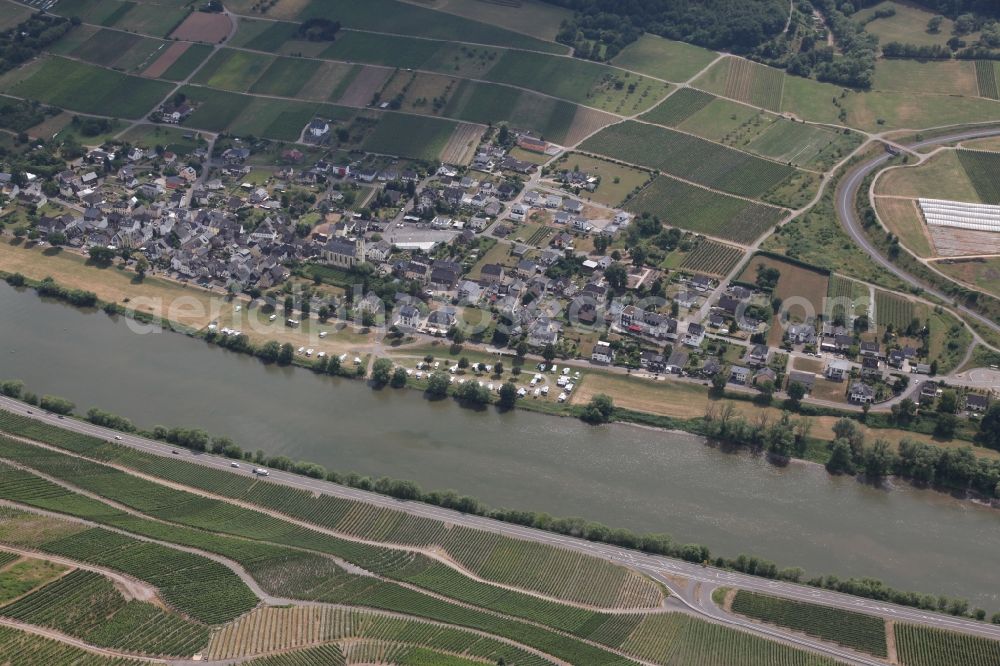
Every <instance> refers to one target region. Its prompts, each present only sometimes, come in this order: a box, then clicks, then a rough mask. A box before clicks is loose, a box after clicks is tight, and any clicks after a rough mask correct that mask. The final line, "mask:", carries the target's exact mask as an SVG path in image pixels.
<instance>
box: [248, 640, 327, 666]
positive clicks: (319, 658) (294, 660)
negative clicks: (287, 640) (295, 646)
mask: <svg viewBox="0 0 1000 666" xmlns="http://www.w3.org/2000/svg"><path fill="white" fill-rule="evenodd" d="M346 663H347V660H346V659H345V658H344V653H343V652H341V650H340V648H339V647H338V646H336V645H322V646H320V647H314V648H309V649H308V650H299V651H297V652H289V653H287V654H277V655H274V656H271V657H261V658H260V659H254V660H252V661H249V662H247V664H248V665H249V664H252V665H253V666H342V665H343V664H346Z"/></svg>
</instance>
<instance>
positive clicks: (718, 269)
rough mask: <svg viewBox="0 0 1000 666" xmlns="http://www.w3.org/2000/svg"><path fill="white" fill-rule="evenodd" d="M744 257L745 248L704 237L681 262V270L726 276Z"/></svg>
mask: <svg viewBox="0 0 1000 666" xmlns="http://www.w3.org/2000/svg"><path fill="white" fill-rule="evenodd" d="M742 258H743V250H742V249H740V248H738V247H733V246H732V245H726V244H725V243H717V242H715V241H711V240H707V239H702V240H700V241H698V245H697V246H695V248H694V250H692V251H691V252H689V253H688V255H687V256H686V257H685V258H684V262H683V263H682V264H681V266H680V267H681V270H686V271H691V272H692V273H707V274H708V275H716V276H719V277H724V276H726V275H729V273H730V272H731V271H732V270H733V269H734V268H736V264H738V263H739V261H740V259H742Z"/></svg>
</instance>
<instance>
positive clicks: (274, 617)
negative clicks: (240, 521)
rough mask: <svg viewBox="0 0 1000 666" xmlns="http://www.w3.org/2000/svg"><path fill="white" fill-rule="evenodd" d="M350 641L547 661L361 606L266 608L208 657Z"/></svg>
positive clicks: (221, 636) (233, 627)
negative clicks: (347, 607) (365, 609)
mask: <svg viewBox="0 0 1000 666" xmlns="http://www.w3.org/2000/svg"><path fill="white" fill-rule="evenodd" d="M346 639H351V640H352V642H353V640H356V639H366V640H368V641H378V642H382V643H392V644H394V645H404V646H409V647H411V648H412V647H414V646H418V647H422V648H429V649H431V650H440V651H442V652H448V653H451V654H456V655H462V656H465V657H468V658H470V659H476V660H488V661H489V663H491V664H495V663H497V661H498V660H499V659H501V658H502V659H503V660H505V661H506V662H507V663H510V664H531V665H534V664H539V665H541V664H547V663H549V662H548V661H547V660H544V659H540V658H539V657H536V656H535V655H533V654H531V653H529V652H526V651H524V650H522V649H520V648H517V647H515V646H512V645H509V644H507V643H503V642H501V641H497V640H494V639H491V638H485V637H483V636H480V635H478V634H475V633H472V632H469V631H463V630H461V629H455V628H452V627H444V626H440V625H435V624H431V623H428V622H420V621H417V620H409V619H403V618H398V617H390V616H387V615H381V614H377V613H371V612H365V611H360V610H344V609H339V608H338V609H335V608H328V607H326V608H324V607H293V608H262V609H258V610H256V611H253V612H252V613H250V614H248V615H246V616H245V617H243V618H241V619H239V620H237V621H236V622H234V623H232V624H230V625H227V626H226V627H225V628H223V629H222V630H221V631H219V632H217V633H216V634H215V635H213V637H212V641H211V643H210V644H209V646H208V649H207V650H206V653H207V656H208V658H209V659H233V658H237V657H243V656H249V655H254V654H262V653H267V652H276V651H284V650H292V649H296V648H305V647H310V646H316V645H320V644H323V643H329V642H333V641H343V640H346Z"/></svg>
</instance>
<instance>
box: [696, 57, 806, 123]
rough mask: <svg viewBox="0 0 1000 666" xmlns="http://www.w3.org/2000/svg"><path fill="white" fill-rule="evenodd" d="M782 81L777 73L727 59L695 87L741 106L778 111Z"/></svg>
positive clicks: (755, 64)
mask: <svg viewBox="0 0 1000 666" xmlns="http://www.w3.org/2000/svg"><path fill="white" fill-rule="evenodd" d="M786 78H788V77H786V76H785V74H784V72H782V71H781V70H780V69H774V68H772V67H767V66H765V65H761V64H758V63H755V62H751V61H749V60H744V59H743V58H735V57H728V58H725V59H723V60H720V61H719V62H717V63H715V64H714V65H712V67H711V69H709V70H708V71H707V72H705V73H704V74H703V75H702V76H701V77H700V78H698V80H697V81H696V82H695V85H697V86H698V87H699V88H702V89H703V90H707V91H709V92H713V93H716V94H717V95H721V96H723V97H727V98H729V99H733V100H736V101H738V102H743V103H744V104H749V105H751V106H755V107H758V108H763V109H770V110H771V111H780V110H781V102H782V93H783V90H784V82H785V79H786Z"/></svg>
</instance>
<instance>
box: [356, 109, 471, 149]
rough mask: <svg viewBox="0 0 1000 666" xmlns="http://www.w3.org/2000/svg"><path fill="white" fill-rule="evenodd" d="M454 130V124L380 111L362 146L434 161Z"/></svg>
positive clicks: (446, 121)
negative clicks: (373, 127) (376, 122)
mask: <svg viewBox="0 0 1000 666" xmlns="http://www.w3.org/2000/svg"><path fill="white" fill-rule="evenodd" d="M454 131H455V123H453V122H450V121H448V120H441V119H438V118H428V117H424V116H411V115H406V114H402V113H384V114H382V115H381V116H380V118H379V121H378V124H377V125H376V126H375V131H373V132H372V133H371V134H369V135H368V137H367V138H366V139H365V142H364V146H363V147H364V149H365V150H367V151H369V152H373V153H383V154H386V155H398V156H400V157H412V158H415V159H421V160H436V159H438V158H439V157H440V155H441V151H442V150H443V149H444V147H445V145H446V144H447V143H448V139H450V138H451V135H452V134H453V133H454Z"/></svg>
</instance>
